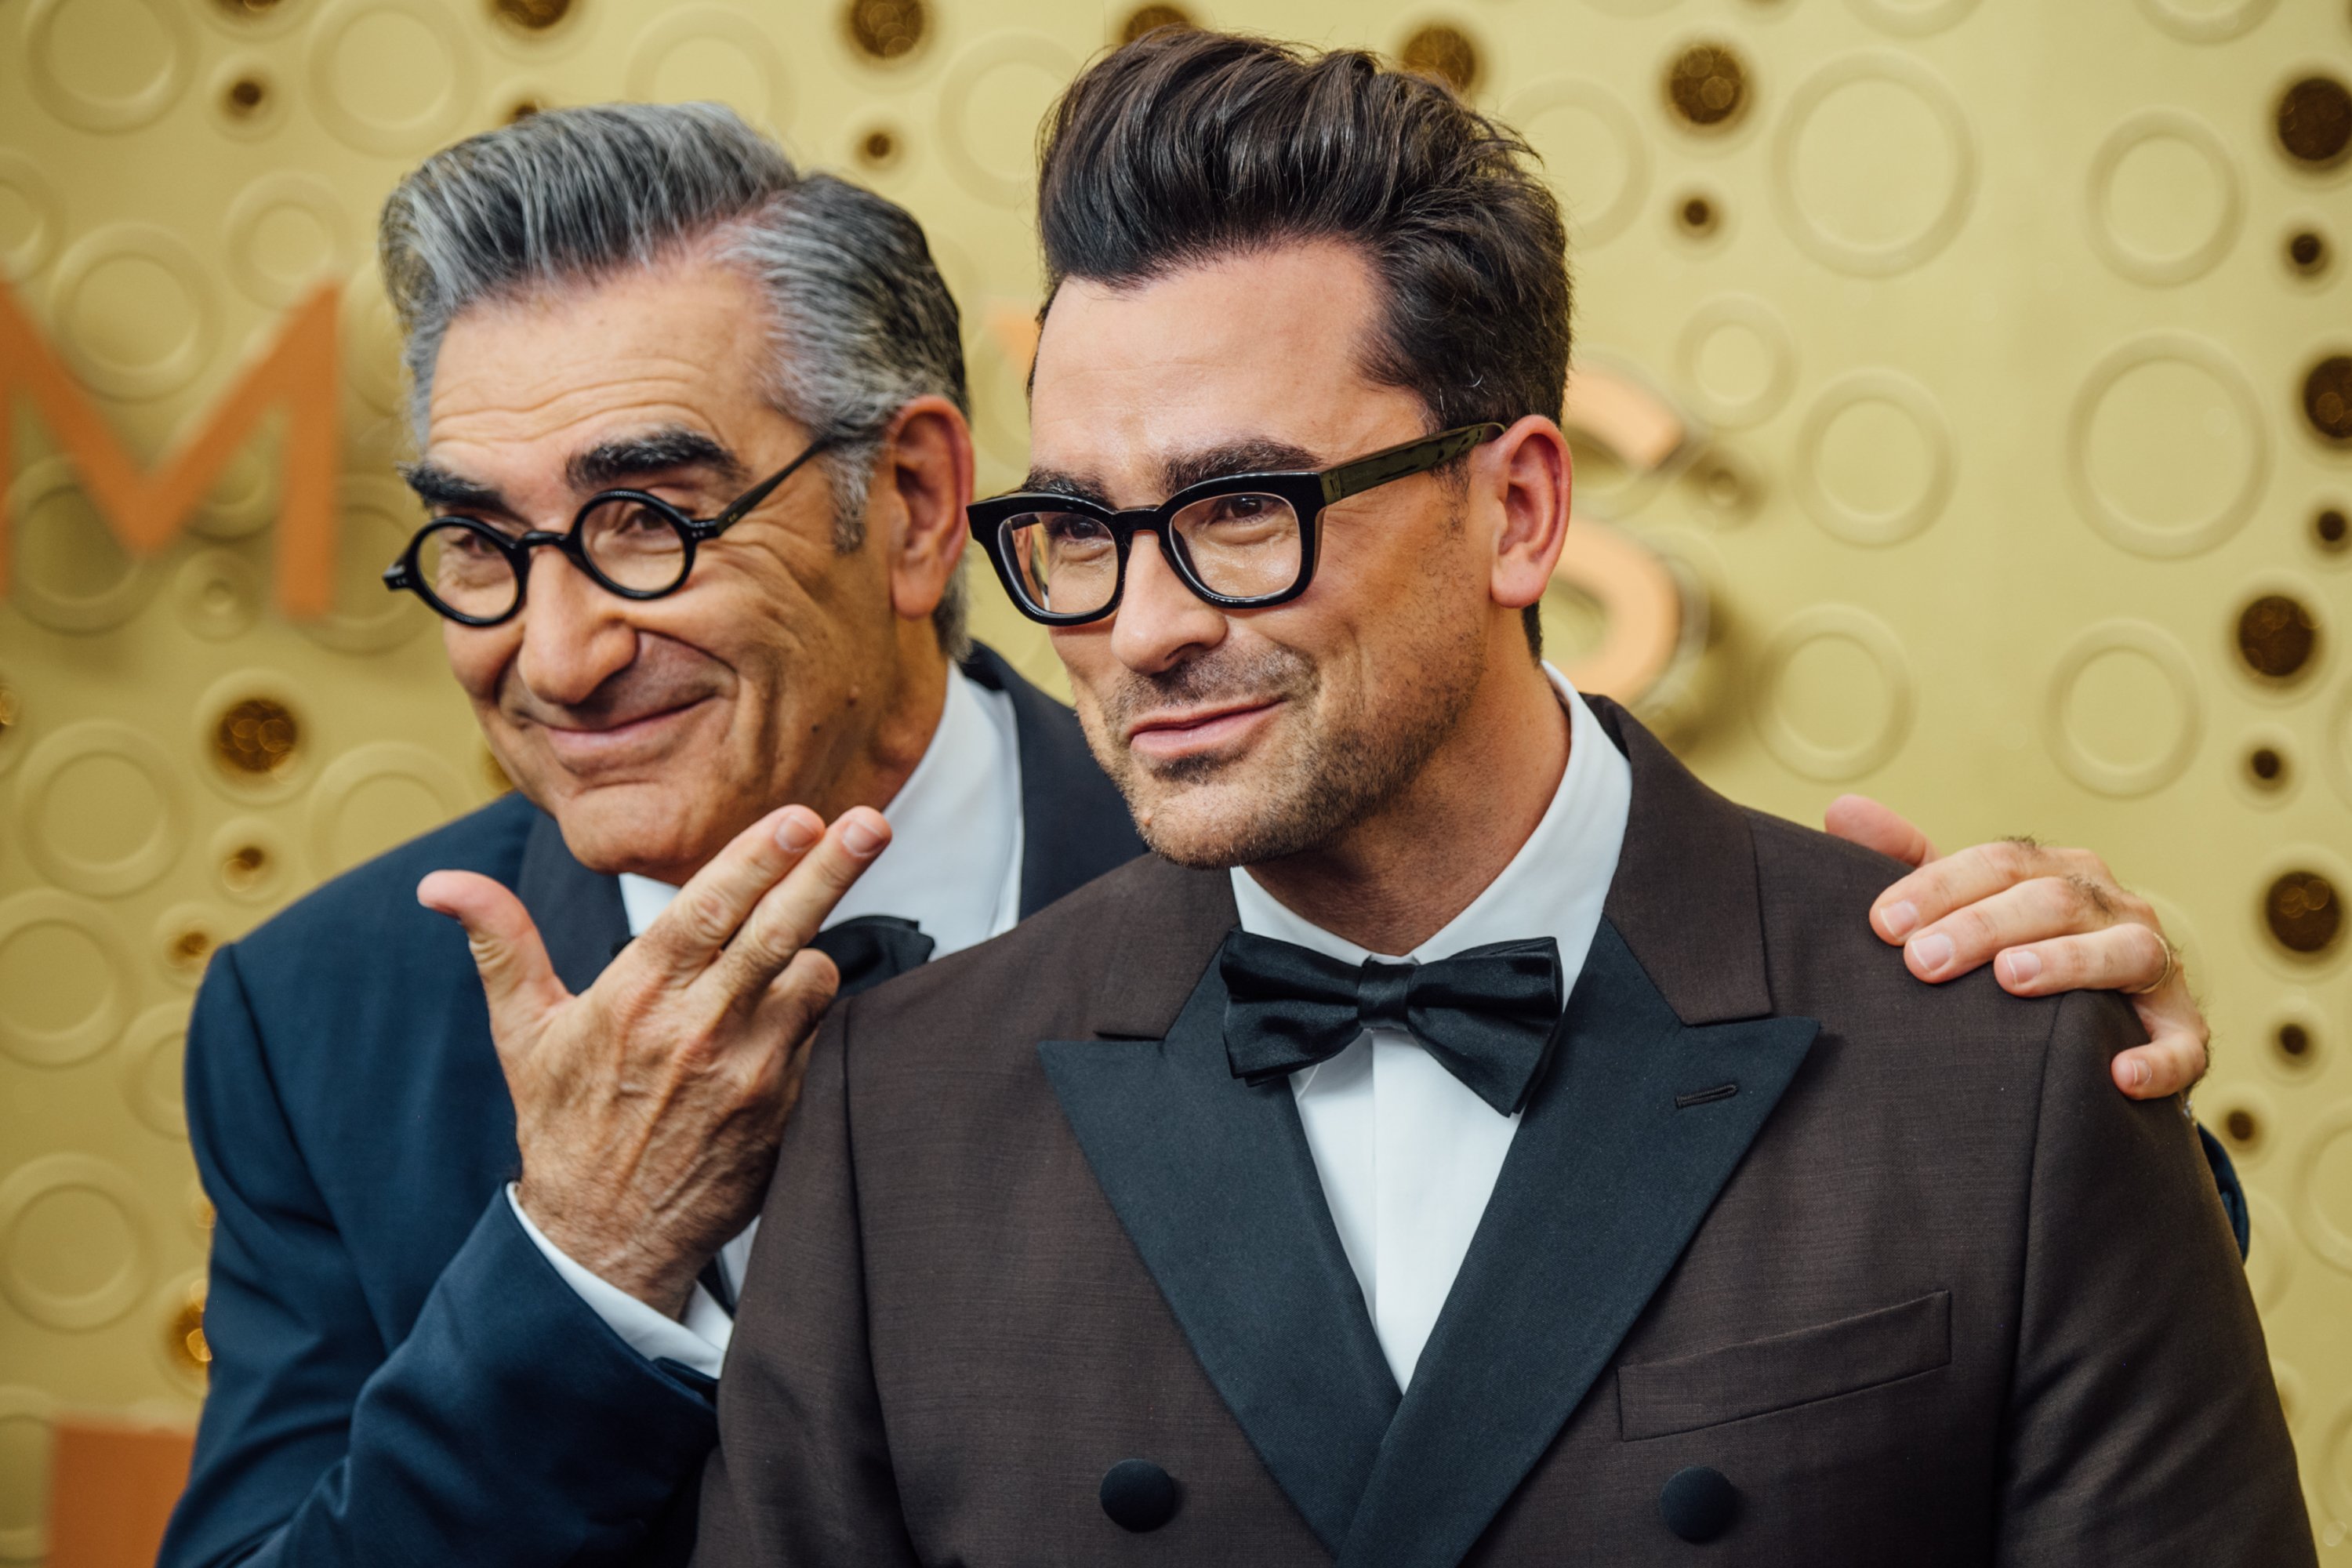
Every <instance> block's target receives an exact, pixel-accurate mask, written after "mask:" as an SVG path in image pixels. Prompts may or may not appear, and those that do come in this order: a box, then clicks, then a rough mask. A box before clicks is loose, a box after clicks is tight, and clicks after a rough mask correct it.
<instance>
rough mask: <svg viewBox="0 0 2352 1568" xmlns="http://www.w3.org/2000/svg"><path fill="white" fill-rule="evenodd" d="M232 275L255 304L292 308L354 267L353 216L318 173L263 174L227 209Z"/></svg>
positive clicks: (230, 271) (240, 193)
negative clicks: (323, 284) (325, 283)
mask: <svg viewBox="0 0 2352 1568" xmlns="http://www.w3.org/2000/svg"><path fill="white" fill-rule="evenodd" d="M227 233H228V275H229V278H230V279H231V280H233V281H234V282H235V283H236V286H237V287H238V288H239V289H243V290H244V291H245V294H246V297H247V299H250V300H253V301H254V303H256V304H257V305H271V306H278V307H284V306H288V305H291V304H294V303H295V302H296V301H298V300H300V299H301V298H302V297H303V296H304V295H306V294H308V293H309V292H310V290H311V289H313V288H315V287H316V286H317V285H319V284H320V283H323V282H325V281H326V280H327V279H330V278H339V277H341V276H342V275H343V274H344V273H346V272H349V271H350V270H351V268H352V224H351V215H350V214H349V213H347V212H345V211H344V209H343V203H342V198H341V197H340V196H338V195H336V194H335V188H334V187H333V186H332V185H330V184H327V182H326V181H324V180H322V179H320V178H319V177H318V176H317V175H316V174H305V173H302V172H301V171H299V170H294V169H281V170H278V172H277V173H275V174H264V175H262V176H261V177H260V178H259V179H257V180H256V181H254V182H253V183H252V184H249V185H247V186H246V187H245V189H243V190H241V191H239V192H238V193H237V194H236V200H234V201H232V202H231V203H229V205H228V224H227Z"/></svg>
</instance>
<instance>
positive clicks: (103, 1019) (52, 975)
mask: <svg viewBox="0 0 2352 1568" xmlns="http://www.w3.org/2000/svg"><path fill="white" fill-rule="evenodd" d="M0 985H5V991H6V994H7V995H8V997H9V1003H8V1005H7V1006H6V1007H5V1008H0V1053H5V1054H6V1055H7V1056H9V1057H11V1058H15V1059H16V1060H17V1061H20V1062H23V1063H24V1064H25V1065H26V1066H27V1067H37V1068H61V1067H71V1066H72V1065H73V1064H74V1063H76V1062H79V1061H84V1060H87V1059H88V1058H91V1057H94V1056H96V1055H97V1054H98V1053H99V1052H100V1051H102V1050H104V1049H105V1048H106V1047H108V1046H109V1045H110V1044H111V1043H112V1042H113V1040H114V1037H116V1036H117V1035H120V1034H121V1032H122V1024H123V1020H124V1019H126V1018H128V1017H129V1016H131V970H130V965H129V962H128V960H127V959H126V957H125V955H124V953H123V950H122V943H121V939H119V938H118V937H116V935H115V934H114V928H113V926H112V925H111V924H110V922H109V921H108V920H107V918H106V911H105V910H101V909H100V908H99V907H98V906H97V905H96V904H92V903H89V902H88V901H86V900H81V899H77V898H73V897H71V896H70V895H68V894H65V893H60V892H58V891H57V890H56V889H52V888H37V889H33V890H32V891H30V892H25V893H18V894H17V895H16V897H15V898H12V899H9V900H5V902H0ZM60 1003H63V1004H65V1005H64V1006H63V1007H62V1009H61V1008H60V1007H59V1004H60Z"/></svg>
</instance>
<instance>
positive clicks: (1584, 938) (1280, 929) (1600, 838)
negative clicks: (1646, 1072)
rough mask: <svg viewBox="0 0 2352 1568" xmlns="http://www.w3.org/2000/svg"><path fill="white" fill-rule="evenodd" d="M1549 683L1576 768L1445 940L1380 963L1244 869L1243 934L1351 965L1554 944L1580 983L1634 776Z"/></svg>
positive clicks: (1561, 681)
mask: <svg viewBox="0 0 2352 1568" xmlns="http://www.w3.org/2000/svg"><path fill="white" fill-rule="evenodd" d="M1544 673H1545V674H1546V675H1547V676H1549V678H1550V679H1551V683H1552V687H1553V689H1555V690H1557V691H1558V692H1559V700H1560V705H1561V706H1562V707H1563V708H1565V709H1566V710H1568V716H1569V750H1568V767H1567V768H1566V770H1565V771H1564V772H1563V773H1561V774H1560V780H1559V788H1558V789H1557V790H1556V791H1554V792H1553V794H1552V798H1551V805H1549V806H1547V807H1546V808H1545V809H1544V814H1543V818H1542V820H1541V821H1539V822H1538V823H1537V824H1536V827H1535V831H1534V832H1533V833H1531V834H1529V835H1528V839H1527V842H1526V843H1524V844H1522V845H1520V846H1519V849H1518V853H1517V854H1516V855H1514V856H1512V857H1511V860H1510V863H1509V864H1508V865H1507V866H1505V867H1504V868H1503V869H1502V872H1501V873H1500V874H1499V875H1498V876H1496V879H1494V880H1493V881H1492V882H1489V883H1487V884H1486V888H1485V889H1483V890H1482V891H1481V892H1480V893H1479V894H1478V896H1477V897H1476V898H1475V899H1473V900H1471V901H1470V904H1469V907H1468V908H1466V909H1465V910H1463V911H1462V912H1461V913H1460V914H1458V915H1455V916H1454V918H1453V919H1452V920H1451V921H1447V922H1446V923H1445V925H1444V929H1442V930H1441V931H1438V932H1437V934H1436V935H1434V936H1433V937H1431V938H1430V939H1429V940H1428V941H1427V942H1423V943H1422V944H1421V945H1420V946H1419V947H1417V948H1415V949H1413V951H1412V952H1410V953H1404V954H1382V953H1375V952H1371V951H1370V949H1368V948H1362V947H1359V946H1357V945H1356V944H1355V943H1354V942H1349V941H1348V940H1347V939H1346V938H1345V937H1341V936H1335V935H1333V934H1332V933H1331V932H1329V931H1325V930H1324V929H1323V928H1322V927H1320V926H1318V925H1317V924H1315V923H1314V922H1313V921H1309V920H1307V918H1306V917H1305V916H1303V915H1300V914H1298V913H1297V912H1296V911H1294V910H1291V909H1290V908H1288V907H1287V906H1286V905H1285V904H1283V903H1282V902H1281V901H1280V900H1276V898H1275V896H1274V895H1273V894H1272V893H1269V892H1267V891H1266V890H1265V888H1263V887H1261V886H1260V885H1259V883H1258V880H1257V879H1256V878H1255V877H1253V876H1251V875H1250V874H1249V873H1248V872H1247V871H1246V870H1244V869H1243V868H1239V867H1236V868H1234V871H1233V873H1232V876H1233V884H1234V904H1235V905H1236V906H1237V907H1238V909H1239V910H1240V914H1241V925H1242V929H1243V930H1244V931H1249V932H1251V933H1253V934H1255V935H1258V936H1270V937H1276V938H1278V939H1280V940H1281V941H1284V942H1295V943H1297V945H1298V946H1300V947H1304V948H1308V949H1311V950H1312V951H1314V952H1320V953H1323V954H1325V955H1327V956H1328V957H1331V958H1336V959H1339V961H1340V962H1342V963H1362V962H1363V961H1364V960H1365V959H1367V958H1382V957H1385V958H1389V959H1390V961H1391V962H1395V961H1396V959H1398V958H1400V957H1401V958H1404V959H1409V960H1411V961H1412V962H1414V963H1429V962H1431V961H1433V960H1435V959H1440V958H1450V957H1452V956H1453V955H1454V954H1455V953H1457V952H1463V951H1465V949H1468V948H1473V947H1482V946H1484V945H1486V943H1488V942H1515V941H1520V940H1524V939H1528V938H1533V937H1544V936H1548V937H1550V938H1551V939H1552V940H1554V941H1555V942H1559V957H1560V965H1561V968H1562V970H1563V972H1564V973H1565V975H1566V977H1567V978H1568V980H1569V981H1570V982H1571V983H1572V982H1573V981H1574V980H1575V978H1576V976H1577V974H1578V973H1580V972H1581V971H1582V969H1583V967H1584V955H1585V954H1586V953H1587V952H1589V951H1591V946H1592V937H1593V933H1594V932H1595V931H1598V930H1599V929H1600V927H1601V903H1602V902H1603V900H1606V899H1607V897H1608V895H1609V883H1610V881H1611V879H1613V878H1614V877H1615V876H1616V874H1617V854H1618V851H1619V849H1621V848H1622V847H1623V844H1624V840H1625V820H1626V816H1627V814H1628V811H1629V810H1630V807H1631V805H1632V801H1633V770H1632V769H1631V768H1630V767H1628V766H1627V765H1626V762H1625V758H1624V755H1623V754H1622V752H1619V751H1618V750H1617V748H1616V745H1615V743H1614V742H1612V741H1611V740H1610V739H1609V735H1608V732H1607V731H1604V730H1602V729H1601V721H1600V720H1598V719H1596V718H1594V717H1593V716H1592V710H1591V709H1590V708H1588V707H1586V706H1585V704H1584V699H1583V698H1581V697H1580V696H1579V695H1578V694H1577V691H1576V688H1574V687H1573V686H1570V684H1569V682H1568V678H1567V677H1566V676H1564V675H1562V674H1560V672H1559V670H1557V669H1555V668H1552V667H1551V666H1550V665H1549V664H1546V665H1545V666H1544Z"/></svg>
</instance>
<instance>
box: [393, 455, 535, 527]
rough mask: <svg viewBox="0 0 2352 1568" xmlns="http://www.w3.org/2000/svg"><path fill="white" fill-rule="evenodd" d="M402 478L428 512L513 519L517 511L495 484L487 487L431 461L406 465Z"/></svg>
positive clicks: (401, 471)
mask: <svg viewBox="0 0 2352 1568" xmlns="http://www.w3.org/2000/svg"><path fill="white" fill-rule="evenodd" d="M400 477H401V478H402V479H405V480H406V481H407V482H408V488H409V489H412V490H415V492H416V499H417V500H421V501H423V502H424V503H425V510H427V511H434V512H442V511H488V512H496V513H497V514H499V516H501V517H512V516H513V515H514V510H513V509H512V508H511V507H509V506H508V505H507V498H506V497H505V496H503V495H501V494H500V493H499V489H498V487H497V486H496V485H486V484H484V483H482V482H481V481H480V480H479V479H467V478H466V477H465V476H464V475H463V474H458V473H453V472H451V471H450V470H449V469H447V468H443V467H442V466H441V465H440V464H438V463H435V462H430V461H419V462H415V463H403V464H402V465H401V466H400Z"/></svg>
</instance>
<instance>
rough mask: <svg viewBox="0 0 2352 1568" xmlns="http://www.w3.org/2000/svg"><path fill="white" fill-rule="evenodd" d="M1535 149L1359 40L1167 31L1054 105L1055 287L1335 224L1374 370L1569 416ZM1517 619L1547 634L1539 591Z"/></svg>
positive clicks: (1051, 246) (1126, 278) (1501, 404)
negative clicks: (1381, 293) (1378, 295)
mask: <svg viewBox="0 0 2352 1568" xmlns="http://www.w3.org/2000/svg"><path fill="white" fill-rule="evenodd" d="M1535 162H1536V159H1535V154H1534V153H1532V152H1530V151H1529V150H1528V146H1527V144H1526V143H1525V142H1522V141H1520V140H1519V138H1518V137H1517V135H1515V134H1514V133H1513V132H1511V131H1509V130H1508V129H1507V128H1506V127H1504V126H1502V125H1500V124H1498V123H1496V121H1493V120H1490V119H1488V118H1487V117H1486V116H1485V115H1483V114H1481V113H1479V112H1478V111H1477V110H1475V109H1472V108H1471V107H1470V106H1469V105H1468V104H1465V103H1464V102H1463V101H1462V100H1461V99H1459V98H1457V97H1456V96H1455V95H1454V93H1453V92H1452V91H1451V90H1450V89H1447V88H1446V87H1445V86H1444V85H1443V84H1442V83H1439V82H1437V81H1433V80H1431V79H1428V78H1425V77H1421V76H1416V75H1412V74H1410V73H1407V72H1403V71H1399V70H1395V69H1393V68H1389V67H1387V66H1385V65H1383V64H1382V63H1381V60H1380V59H1379V58H1377V57H1375V56H1372V55H1370V54H1367V53H1365V52H1364V51H1362V50H1360V49H1335V50H1333V51H1331V52H1329V53H1328V54H1315V53H1311V52H1309V51H1307V50H1304V49H1299V48H1296V47H1290V46H1288V45H1284V44H1279V43H1275V42H1273V41H1270V40H1268V39H1265V38H1255V37H1242V36H1238V35H1235V34H1231V33H1215V32H1207V31H1201V30H1194V29H1187V28H1172V27H1171V28H1161V29H1160V30H1158V31H1156V32H1152V33H1148V34H1146V35H1145V36H1144V37H1141V38H1139V39H1137V40H1136V41H1135V42H1134V43H1131V44H1129V45H1127V46H1125V47H1122V48H1118V49H1115V50H1113V51H1111V52H1110V53H1109V54H1108V55H1106V56H1104V57H1103V58H1101V59H1099V60H1097V61H1096V62H1095V63H1094V64H1093V65H1092V66H1090V67H1088V68H1087V70H1086V71H1085V72H1084V73H1082V74H1081V75H1080V76H1079V77H1078V79H1077V80H1076V81H1075V82H1073V83H1071V85H1070V87H1069V89H1068V90H1067V91H1066V92H1065V93H1064V94H1063V95H1062V98H1061V100H1060V101H1059V102H1058V103H1056V104H1055V107H1054V110H1053V112H1052V114H1051V115H1049V116H1048V117H1047V119H1046V122H1045V131H1044V156H1043V162H1042V166H1041V168H1040V171H1039V174H1038V186H1037V223H1038V228H1039V231H1040V233H1041V234H1042V236H1043V237H1044V241H1045V277H1046V297H1047V300H1048V301H1049V302H1050V301H1051V300H1052V297H1053V294H1054V292H1055V290H1058V289H1060V288H1061V286H1062V283H1063V280H1064V279H1070V278H1083V279H1088V280H1089V281H1092V282H1097V283H1104V284H1108V285H1111V286H1114V287H1117V286H1121V285H1127V284H1134V283H1141V282H1146V281H1149V280H1150V279H1155V278H1159V277H1161V276H1164V275H1165V274H1167V273H1169V272H1171V271H1174V270H1176V269H1178V268H1184V267H1190V266H1196V265H1199V264H1200V263H1202V262H1204V261H1208V260H1212V259H1214V258H1218V257H1221V256H1228V255H1232V254H1234V253H1235V252H1248V251H1252V250H1258V249H1263V248H1265V247H1272V246H1277V245H1286V244H1292V243H1297V242H1299V241H1303V240H1318V239H1328V240H1337V241H1339V242H1341V243H1343V244H1347V245H1349V246H1352V247H1355V248H1356V249H1358V250H1359V251H1360V253H1361V254H1362V255H1363V256H1364V257H1365V258H1366V259H1368V260H1369V261H1370V263H1371V265H1372V268H1373V269H1374V271H1375V273H1376V274H1377V276H1378V277H1379V278H1380V279H1381V284H1382V285H1383V287H1384V288H1385V289H1386V292H1387V300H1386V302H1385V308H1384V310H1383V311H1382V314H1381V320H1380V321H1379V322H1378V323H1377V325H1376V326H1375V327H1374V329H1373V330H1372V331H1370V333H1369V334H1368V335H1367V338H1366V341H1365V342H1364V345H1363V351H1362V352H1363V367H1364V371H1365V374H1367V375H1369V376H1370V378H1371V379H1372V380H1373V381H1374V382H1376V383H1378V384H1381V385H1386V386H1395V387H1400V388H1402V389H1403V390H1405V391H1408V392H1411V393H1412V394H1414V395H1416V396H1418V397H1419V398H1420V399H1421V400H1422V402H1423V405H1425V406H1426V407H1427V408H1428V410H1429V417H1430V421H1431V428H1432V429H1433V430H1438V429H1450V428H1452V427H1453V426H1459V425H1471V424H1476V423H1479V422H1481V421H1485V420H1490V419H1491V420H1494V421H1496V422H1497V423H1500V424H1505V425H1507V424H1510V423H1511V422H1512V421H1514V420H1516V419H1519V418H1521V417H1524V416H1527V415H1529V414H1540V415H1544V416H1547V417H1549V418H1554V419H1557V418H1558V417H1559V414H1560V406H1561V403H1562V400H1563V398H1564V397H1565V395H1566V391H1567V384H1568V359H1569V347H1570V339H1569V310H1570V290H1569V278H1568V237H1567V233H1566V231H1565V230H1564V229H1563V228H1562V227H1561V225H1560V218H1559V203H1558V202H1557V201H1555V200H1554V199H1553V197H1552V195H1551V192H1550V191H1549V189H1548V188H1547V187H1546V186H1545V184H1544V183H1543V181H1542V180H1541V178H1540V177H1539V176H1538V174H1537V173H1536V171H1535V168H1534V164H1535ZM1525 620H1526V624H1527V630H1528V646H1529V647H1540V639H1541V635H1542V634H1541V628H1540V623H1539V620H1538V614H1537V608H1536V606H1534V605H1529V606H1528V610H1527V614H1526V616H1525Z"/></svg>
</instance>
